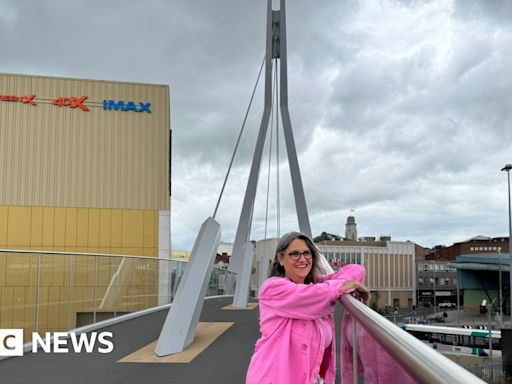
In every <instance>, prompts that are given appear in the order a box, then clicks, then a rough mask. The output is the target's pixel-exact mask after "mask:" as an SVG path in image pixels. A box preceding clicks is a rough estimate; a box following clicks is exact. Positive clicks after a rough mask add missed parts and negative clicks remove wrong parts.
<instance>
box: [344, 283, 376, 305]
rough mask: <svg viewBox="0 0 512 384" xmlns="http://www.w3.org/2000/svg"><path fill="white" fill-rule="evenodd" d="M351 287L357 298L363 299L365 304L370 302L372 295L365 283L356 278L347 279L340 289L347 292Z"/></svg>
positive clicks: (353, 294)
mask: <svg viewBox="0 0 512 384" xmlns="http://www.w3.org/2000/svg"><path fill="white" fill-rule="evenodd" d="M351 289H353V290H354V291H353V292H352V296H354V297H355V298H356V299H358V300H360V301H362V302H363V303H364V304H368V303H369V302H370V298H371V296H372V295H371V293H370V290H369V289H368V288H367V287H366V286H365V285H363V284H361V283H360V282H358V281H355V280H347V281H345V282H344V283H343V284H342V285H341V287H340V290H342V291H345V292H346V291H349V290H351Z"/></svg>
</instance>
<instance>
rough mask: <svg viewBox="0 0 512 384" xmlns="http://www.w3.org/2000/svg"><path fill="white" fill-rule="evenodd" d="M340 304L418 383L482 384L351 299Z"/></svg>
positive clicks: (344, 296) (469, 373)
mask: <svg viewBox="0 0 512 384" xmlns="http://www.w3.org/2000/svg"><path fill="white" fill-rule="evenodd" d="M341 303H342V304H343V306H344V309H345V311H348V313H350V314H351V315H352V316H353V317H355V319H356V320H357V321H358V322H359V324H360V325H361V326H362V327H363V328H364V329H365V330H366V331H368V333H370V334H371V335H372V336H373V337H374V339H375V340H376V341H377V342H378V343H379V344H380V345H381V346H382V347H383V348H384V349H385V350H386V352H388V353H389V354H390V355H391V356H392V357H393V358H394V359H395V360H396V361H397V362H398V363H399V364H400V365H401V366H402V367H403V368H404V369H405V370H406V371H407V373H408V374H409V375H410V376H411V377H413V378H414V379H415V380H416V381H417V382H418V383H425V384H433V383H442V384H445V383H446V384H457V383H460V384H472V383H474V384H485V381H483V380H481V379H480V378H478V377H477V376H475V375H473V374H472V373H471V372H469V371H467V370H465V369H464V368H463V367H461V366H460V365H458V364H456V363H455V362H453V361H451V360H450V359H448V358H446V357H445V356H443V355H442V354H440V353H439V352H436V351H435V350H434V349H432V348H430V347H429V346H427V345H426V344H424V343H422V342H421V341H419V340H418V339H416V338H415V337H414V336H412V335H410V334H409V333H407V332H406V331H404V330H403V329H401V328H399V327H397V326H396V325H395V324H393V323H392V322H390V321H389V320H387V319H386V318H384V317H383V316H381V315H379V314H378V313H377V312H375V311H374V310H372V309H371V308H369V307H367V306H366V305H364V304H363V303H361V302H360V301H358V300H356V299H355V298H354V297H352V296H351V295H343V296H342V297H341Z"/></svg>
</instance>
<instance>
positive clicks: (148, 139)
mask: <svg viewBox="0 0 512 384" xmlns="http://www.w3.org/2000/svg"><path fill="white" fill-rule="evenodd" d="M169 97H170V96H169V87H168V86H167V85H154V84H137V83H127V82H117V81H97V80H85V79H70V78H56V77H43V76H28V75H15V74H0V249H8V250H37V251H46V252H50V253H51V254H44V253H42V254H41V253H39V254H38V255H39V256H37V257H40V259H37V257H36V256H34V254H25V253H21V252H20V253H7V252H5V253H4V254H0V328H24V326H25V325H26V324H28V323H33V321H34V318H33V317H34V316H35V315H34V314H33V313H32V312H30V311H25V312H23V313H22V312H19V311H21V309H20V308H30V307H31V305H33V304H34V301H35V300H36V299H37V300H38V304H40V306H41V308H45V310H44V312H42V313H38V315H37V316H38V322H39V329H40V330H44V329H51V330H54V329H55V330H56V329H63V328H67V327H70V326H71V327H72V326H74V325H76V324H77V317H79V315H80V314H81V313H87V312H89V311H91V310H92V303H93V302H96V301H98V303H99V302H100V301H101V302H102V303H103V304H104V307H103V308H104V310H105V311H106V312H108V311H111V310H112V309H111V308H107V307H108V305H107V304H108V303H111V304H112V305H114V306H116V305H117V308H115V309H114V311H115V310H117V311H119V312H121V311H130V310H132V309H138V308H139V307H140V306H144V305H143V304H141V305H139V304H134V303H133V302H132V303H131V304H130V306H127V307H123V305H124V304H123V303H122V302H120V301H118V298H119V297H121V296H120V294H119V293H120V292H122V289H123V286H124V282H123V281H124V280H125V279H137V278H139V277H140V276H139V274H141V273H143V270H144V268H145V267H141V266H137V265H136V263H131V270H130V272H129V273H124V272H123V273H121V267H122V265H121V264H124V265H125V266H126V265H128V264H130V263H128V262H126V263H124V262H120V261H119V260H122V259H114V258H108V257H105V258H103V259H101V260H99V261H98V258H92V257H91V258H90V257H87V256H83V257H82V256H77V255H75V256H72V257H71V256H69V255H70V254H74V253H88V254H105V255H111V254H122V255H136V256H145V257H147V258H155V257H158V256H159V255H160V257H167V258H168V257H169V248H170V247H169V238H170V236H169V228H170V220H169V219H170V148H171V147H170V115H169V113H170V112H169V110H170V109H169ZM59 252H61V253H59ZM36 260H39V261H41V260H42V262H40V263H38V264H37V265H38V267H37V268H38V271H37V278H38V279H39V280H38V289H39V288H40V289H39V290H38V293H37V297H36V295H35V294H34V285H35V278H36V273H35V270H34V268H35V267H34V266H35V265H36V264H35V262H36ZM94 263H96V264H94ZM93 271H94V272H93ZM114 279H116V281H115V282H114ZM142 280H144V281H142ZM157 280H158V274H157V273H156V272H155V274H154V275H153V278H150V279H149V278H147V277H145V278H144V279H141V284H140V286H141V287H144V288H141V289H144V290H145V292H146V293H148V292H149V291H154V290H155V289H157V288H156V287H157ZM113 283H115V284H114V287H115V288H116V290H117V293H116V294H115V295H114V296H112V297H111V298H110V299H109V300H105V297H104V296H105V295H107V293H108V292H110V291H111V290H110V288H111V287H112V286H113ZM93 285H94V289H93ZM93 292H94V293H93ZM69 295H72V298H73V299H74V298H75V297H76V300H74V302H76V303H79V304H76V305H75V306H73V307H72V308H69V310H70V311H68V310H67V309H64V308H61V306H60V305H59V303H60V302H63V301H64V300H62V299H63V298H64V297H66V298H67V297H68V296H69ZM93 295H94V297H92V296H93ZM155 297H156V295H153V298H152V299H151V301H154V300H155V299H154V298H155ZM97 298H98V300H96V299H97ZM102 299H103V300H102ZM105 303H107V304H105ZM46 304H47V305H46ZM147 304H148V305H151V304H152V303H149V302H148V303H147ZM69 312H70V313H69ZM27 329H28V328H27Z"/></svg>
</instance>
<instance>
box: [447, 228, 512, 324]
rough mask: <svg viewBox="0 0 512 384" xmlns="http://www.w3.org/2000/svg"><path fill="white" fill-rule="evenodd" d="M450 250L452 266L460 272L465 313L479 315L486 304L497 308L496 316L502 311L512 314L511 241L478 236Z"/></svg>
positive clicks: (505, 238) (459, 285)
mask: <svg viewBox="0 0 512 384" xmlns="http://www.w3.org/2000/svg"><path fill="white" fill-rule="evenodd" d="M446 249H447V256H448V257H449V259H450V260H451V263H450V264H449V266H450V267H453V268H456V269H457V275H458V277H457V279H458V289H459V292H460V295H461V303H463V304H464V312H465V313H478V312H479V310H480V304H481V303H482V301H483V300H486V302H487V303H492V304H493V309H492V312H493V313H496V312H499V311H500V310H501V309H502V310H503V313H504V314H507V315H508V314H510V264H509V262H510V252H509V242H508V237H487V236H475V237H473V238H471V239H469V240H466V241H463V242H459V243H455V244H453V245H452V246H450V247H447V248H446ZM500 297H501V304H502V305H501V306H500Z"/></svg>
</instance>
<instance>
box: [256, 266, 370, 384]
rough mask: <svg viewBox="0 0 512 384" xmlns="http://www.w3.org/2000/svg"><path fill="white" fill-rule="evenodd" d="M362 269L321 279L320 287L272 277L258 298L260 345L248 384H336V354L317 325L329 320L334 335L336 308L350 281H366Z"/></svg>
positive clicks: (340, 272) (356, 267)
mask: <svg viewBox="0 0 512 384" xmlns="http://www.w3.org/2000/svg"><path fill="white" fill-rule="evenodd" d="M364 275H365V271H364V267H363V266H361V265H355V264H350V265H347V266H345V267H343V268H341V269H340V270H338V271H337V272H335V273H333V274H331V275H327V276H323V277H322V278H321V280H320V282H319V283H316V284H296V283H294V282H292V281H290V280H288V279H286V278H282V277H271V278H269V279H268V280H267V281H265V283H264V284H263V285H262V287H261V290H260V293H259V305H260V332H261V338H260V339H259V340H258V341H257V342H256V347H255V351H254V354H253V356H252V359H251V363H250V365H249V369H248V371H247V377H246V384H313V383H316V379H317V376H318V374H319V373H321V375H322V376H323V377H324V382H325V383H326V384H332V383H334V379H335V371H336V358H335V357H336V356H335V355H336V348H335V345H334V343H331V345H330V346H329V347H328V348H327V350H324V348H323V345H322V344H323V340H322V334H321V332H320V328H319V324H318V321H320V318H321V317H327V318H328V320H329V324H330V326H331V329H332V334H333V341H334V340H335V335H334V322H333V318H332V313H333V311H334V304H335V303H336V300H337V299H338V297H339V296H340V295H341V294H343V293H348V292H342V291H341V290H340V287H341V285H342V284H343V282H345V281H346V280H361V279H364Z"/></svg>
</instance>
